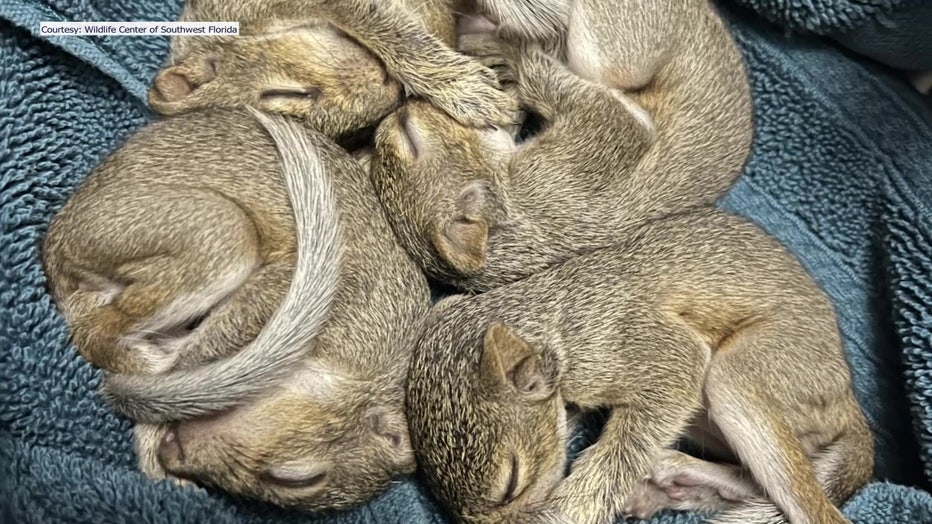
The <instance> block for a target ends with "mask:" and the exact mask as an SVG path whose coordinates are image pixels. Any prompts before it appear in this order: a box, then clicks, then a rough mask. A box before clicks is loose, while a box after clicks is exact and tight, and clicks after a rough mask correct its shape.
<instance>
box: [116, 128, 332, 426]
mask: <svg viewBox="0 0 932 524" xmlns="http://www.w3.org/2000/svg"><path fill="white" fill-rule="evenodd" d="M252 112H253V115H254V116H255V117H256V119H257V120H259V122H261V123H262V125H263V126H264V127H265V129H266V131H267V132H268V133H269V134H270V135H271V136H272V139H273V140H274V141H275V144H276V146H277V149H278V154H279V157H280V160H281V166H282V172H283V174H284V178H285V183H286V187H287V189H288V194H289V197H290V199H291V206H292V212H293V213H294V218H295V234H296V236H297V262H296V265H295V270H294V274H293V277H292V281H291V285H290V287H289V288H288V292H287V293H286V294H285V297H284V298H283V299H282V302H281V305H280V306H279V309H278V310H277V311H276V312H275V313H274V314H273V316H272V318H271V319H270V320H269V321H268V323H267V324H266V325H265V327H264V328H263V329H262V331H260V333H259V335H258V336H257V337H256V338H255V340H253V341H252V342H251V343H250V344H249V345H247V346H246V347H245V348H243V349H242V350H240V351H239V352H238V353H236V354H235V355H233V356H231V357H229V358H226V359H224V360H221V361H218V362H214V363H211V364H208V365H204V366H200V367H197V368H194V369H190V370H181V371H176V372H172V373H168V374H165V375H108V376H106V377H105V379H104V384H103V387H102V388H101V395H102V396H103V397H104V399H105V400H106V401H107V402H108V403H110V405H111V406H112V407H113V408H114V409H115V410H116V411H117V412H119V413H122V414H123V415H126V416H127V417H130V418H132V419H133V420H137V421H141V422H149V423H159V422H167V421H173V420H181V419H186V418H191V417H196V416H201V415H206V414H209V413H214V412H217V411H222V410H224V409H229V408H232V407H234V406H236V405H239V404H242V403H243V402H245V401H247V400H249V399H250V398H254V397H255V396H257V395H259V394H261V393H262V392H263V391H264V390H266V389H267V388H268V387H269V385H271V384H274V383H275V382H276V381H278V380H280V379H282V378H284V377H285V376H286V375H287V373H288V372H289V371H291V370H292V369H294V367H295V366H296V365H298V364H299V363H300V362H301V361H302V360H303V359H304V358H305V357H306V356H307V352H308V348H309V344H310V343H311V341H312V340H313V339H314V338H315V337H316V336H317V335H318V334H319V333H320V331H321V329H322V328H323V326H324V324H325V323H326V321H327V320H328V319H329V316H330V307H331V303H332V302H333V299H334V297H335V295H336V289H337V284H338V281H339V273H340V263H341V259H340V231H339V221H338V218H337V205H336V197H335V196H334V194H333V188H332V187H331V184H330V180H329V178H328V176H329V175H328V173H327V170H326V169H325V167H326V166H325V163H324V162H323V161H322V160H321V158H320V156H319V155H318V152H317V150H316V148H315V146H314V145H313V144H312V143H311V141H310V139H309V138H308V136H307V133H306V131H305V130H304V128H303V127H302V126H301V125H299V124H297V123H295V122H292V121H290V120H288V119H286V118H283V117H280V116H272V115H267V114H263V113H260V112H259V111H256V110H253V111H252Z"/></svg>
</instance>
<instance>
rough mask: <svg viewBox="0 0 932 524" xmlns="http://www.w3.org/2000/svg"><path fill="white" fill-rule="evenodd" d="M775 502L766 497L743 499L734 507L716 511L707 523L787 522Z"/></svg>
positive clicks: (783, 523)
mask: <svg viewBox="0 0 932 524" xmlns="http://www.w3.org/2000/svg"><path fill="white" fill-rule="evenodd" d="M789 522H790V521H789V519H787V518H786V516H785V515H784V514H783V512H782V511H780V508H778V507H777V505H776V504H774V503H773V502H771V501H769V500H767V499H753V500H747V501H743V502H741V503H740V504H738V505H737V506H735V507H734V508H731V509H726V510H725V511H722V512H721V513H716V514H715V515H714V516H713V517H712V518H711V519H709V521H708V524H789Z"/></svg>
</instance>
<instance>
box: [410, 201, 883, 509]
mask: <svg viewBox="0 0 932 524" xmlns="http://www.w3.org/2000/svg"><path fill="white" fill-rule="evenodd" d="M567 405H568V406H572V407H573V408H575V409H579V410H584V411H585V410H594V409H601V408H610V409H611V414H610V415H609V418H608V421H607V423H606V425H605V429H604V430H603V432H602V434H601V436H600V438H599V440H598V441H597V442H596V443H595V444H594V445H593V446H592V447H590V448H589V449H587V450H586V451H585V452H583V454H582V456H581V457H580V458H579V459H578V460H576V461H575V463H574V464H573V465H572V469H571V471H570V473H569V474H568V476H566V477H565V478H564V468H565V466H566V464H565V462H566V441H567V435H568V431H567V423H566V420H567V416H566V408H565V406H567ZM406 413H407V416H408V423H409V426H410V431H411V440H412V443H413V445H414V450H415V455H416V458H417V463H418V465H419V467H420V468H421V471H422V473H423V477H424V478H425V480H426V482H427V485H428V486H429V487H430V488H431V490H432V491H433V493H434V494H435V495H436V496H437V497H438V498H439V500H440V501H441V502H442V503H443V504H444V505H445V506H446V507H447V508H449V509H450V510H452V511H453V512H454V513H455V514H456V515H458V516H459V517H460V519H461V520H464V521H469V522H539V521H548V520H550V521H568V522H574V523H606V524H607V523H609V522H612V521H613V518H615V517H616V516H617V515H618V514H619V513H621V512H622V510H623V509H624V508H625V507H628V508H630V507H632V506H637V505H638V501H637V500H633V499H631V497H632V496H638V494H639V493H641V491H640V490H639V489H638V488H639V484H640V483H641V479H643V478H645V476H650V475H652V474H653V472H654V470H655V465H656V464H658V462H663V461H667V462H668V464H667V467H670V464H669V461H671V460H674V461H675V460H676V459H677V457H678V455H676V454H675V452H674V454H673V455H672V456H671V452H670V451H665V449H666V448H668V447H669V446H671V445H672V444H673V443H674V441H675V440H676V439H677V438H678V437H679V436H680V435H683V434H686V435H687V436H688V435H690V434H691V435H700V436H701V443H703V444H705V445H711V444H717V447H719V448H721V449H724V450H730V451H731V452H732V453H733V454H734V456H735V457H736V458H737V459H739V460H740V462H741V463H742V464H743V465H744V466H745V467H746V468H747V469H748V470H749V471H750V474H751V475H752V476H753V479H754V481H756V483H757V484H759V485H760V487H761V488H762V491H763V493H766V497H753V496H752V495H751V494H753V493H754V491H755V490H754V489H753V487H751V488H750V489H748V488H747V486H746V484H747V482H745V483H743V484H742V483H741V482H737V481H735V480H734V479H731V480H729V475H727V474H718V473H712V474H710V473H709V472H710V471H713V472H714V471H715V466H714V465H712V464H702V461H700V460H699V459H693V462H692V463H683V462H682V461H680V464H679V466H678V467H677V468H674V470H677V469H678V473H677V474H682V476H683V479H682V480H683V483H684V484H695V483H696V482H697V481H698V482H717V483H719V485H718V486H713V487H714V488H716V490H718V491H719V493H724V494H727V493H729V492H731V493H732V494H734V493H739V494H740V493H742V492H744V495H739V496H738V497H737V498H742V497H748V496H751V498H745V499H744V500H742V501H741V502H738V503H734V504H731V505H729V506H728V507H729V509H726V510H725V511H724V512H722V513H719V514H718V515H716V516H715V518H714V522H717V523H720V524H724V523H735V524H737V523H742V524H743V523H749V522H769V523H777V522H787V519H788V520H789V521H790V522H793V523H797V524H798V523H813V524H816V523H818V524H825V523H834V522H837V523H841V522H848V521H847V520H846V519H845V518H844V517H843V516H842V514H841V512H840V511H839V510H838V509H837V507H836V506H837V505H839V504H841V503H843V502H844V501H845V500H846V499H847V498H848V497H850V496H851V495H852V494H853V493H854V492H855V490H857V489H859V488H860V487H861V486H862V485H864V484H865V483H866V482H867V481H868V479H869V478H870V476H871V474H872V471H873V440H872V435H871V432H870V429H869V427H868V425H867V422H866V419H865V417H864V415H863V413H862V412H861V409H860V407H859V405H858V402H857V401H856V399H855V397H854V394H853V391H852V384H851V375H850V370H849V368H848V365H847V362H846V360H845V356H844V352H843V350H842V345H841V339H840V336H839V333H838V328H837V325H836V320H835V315H834V310H833V308H832V305H831V303H830V302H829V300H828V297H827V296H826V295H825V294H824V293H823V292H822V291H821V290H820V289H819V288H818V286H817V285H816V284H815V282H814V281H813V280H812V278H811V277H810V276H809V275H808V274H807V273H806V271H805V270H804V269H803V267H802V266H801V265H800V264H799V262H798V261H797V260H796V259H795V258H794V257H792V256H791V255H790V254H789V253H788V252H787V251H786V250H785V249H784V248H783V247H782V246H781V245H780V244H779V243H778V242H777V241H775V240H773V239H772V238H770V237H769V236H767V235H766V234H765V233H764V232H763V231H761V230H760V229H759V228H757V227H756V226H754V225H753V224H751V223H750V222H748V221H746V220H744V219H741V218H738V217H736V216H732V215H729V214H727V213H725V212H723V211H720V210H717V209H715V208H706V209H699V210H694V211H691V212H684V213H681V214H676V215H671V216H669V217H667V218H664V219H661V220H657V221H653V222H648V223H645V224H644V225H641V226H639V227H636V228H634V229H633V230H632V232H631V234H630V235H629V236H628V237H627V238H626V239H625V240H624V241H622V242H621V243H619V244H618V245H617V246H614V247H609V248H604V249H601V250H596V251H593V252H591V253H589V254H585V255H580V256H577V257H575V258H573V259H571V260H569V261H567V262H565V263H563V264H562V265H558V266H555V267H553V268H550V269H548V270H545V271H542V272H539V273H536V274H534V275H532V276H530V277H528V278H527V279H525V280H522V281H519V282H515V283H512V284H510V285H506V286H503V287H500V288H496V289H493V290H491V291H488V292H486V293H483V294H479V295H475V296H465V295H457V296H453V297H451V298H448V299H445V300H444V301H442V302H440V303H439V304H438V305H437V306H436V307H435V308H434V309H433V310H432V312H431V313H430V314H429V316H428V319H427V320H426V321H425V327H424V331H423V336H422V337H421V339H420V341H419V343H418V345H417V349H416V350H415V354H414V357H413V360H412V365H411V369H410V374H409V382H408V396H407V400H406ZM680 458H681V457H680ZM684 464H685V466H686V467H682V466H684ZM661 469H662V468H661ZM662 487H663V486H661V488H662ZM653 509H657V508H653ZM648 513H649V512H648ZM544 517H548V518H544Z"/></svg>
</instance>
